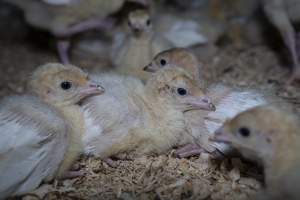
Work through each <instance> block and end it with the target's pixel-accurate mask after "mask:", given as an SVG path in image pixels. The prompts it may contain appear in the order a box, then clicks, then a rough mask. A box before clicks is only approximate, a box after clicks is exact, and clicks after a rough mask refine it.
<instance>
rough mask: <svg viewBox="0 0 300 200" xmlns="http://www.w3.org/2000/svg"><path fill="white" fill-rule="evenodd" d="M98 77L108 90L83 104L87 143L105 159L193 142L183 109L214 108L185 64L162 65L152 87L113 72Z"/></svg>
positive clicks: (90, 152) (88, 150)
mask: <svg viewBox="0 0 300 200" xmlns="http://www.w3.org/2000/svg"><path fill="white" fill-rule="evenodd" d="M95 79H97V80H99V82H100V84H101V85H104V87H106V88H107V90H106V92H105V94H104V95H101V96H97V97H92V98H90V99H88V100H87V101H85V102H84V104H83V107H84V110H85V119H86V121H87V122H86V124H87V127H89V130H88V131H87V134H86V135H84V137H83V143H84V146H85V152H86V153H87V154H93V155H96V156H99V157H100V158H104V159H105V158H107V157H110V156H112V155H116V154H118V153H121V152H131V151H134V153H133V155H136V154H137V155H138V156H139V155H142V154H151V153H162V152H165V151H167V150H168V149H170V148H172V147H174V146H177V145H181V144H186V143H189V142H192V141H193V140H192V137H191V135H190V134H189V130H188V129H187V127H186V124H185V120H184V117H183V112H185V111H188V110H194V109H205V110H213V109H214V106H213V105H212V103H211V102H210V99H209V97H207V96H206V95H205V94H204V93H203V92H202V90H201V89H200V88H199V87H198V86H197V84H196V82H195V81H193V80H192V78H191V76H190V75H189V74H187V73H186V72H184V71H183V70H182V69H180V68H164V69H161V70H160V71H158V72H157V73H155V74H154V75H153V76H152V77H151V78H150V79H149V80H148V81H147V83H146V85H144V84H143V83H142V82H141V81H140V80H138V79H136V78H133V77H125V76H119V75H113V74H106V75H105V74H103V75H100V76H98V77H95ZM108 105H109V106H108Z"/></svg>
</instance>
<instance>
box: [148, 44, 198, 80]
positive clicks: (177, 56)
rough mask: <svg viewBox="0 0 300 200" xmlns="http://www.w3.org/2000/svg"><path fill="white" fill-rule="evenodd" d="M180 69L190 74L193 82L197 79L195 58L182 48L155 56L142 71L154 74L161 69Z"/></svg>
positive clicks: (196, 61)
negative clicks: (173, 67)
mask: <svg viewBox="0 0 300 200" xmlns="http://www.w3.org/2000/svg"><path fill="white" fill-rule="evenodd" d="M172 66H175V67H181V68H183V69H185V70H186V71H187V72H188V73H190V74H191V75H192V76H193V77H194V79H195V80H197V79H199V62H198V60H197V58H196V57H195V56H194V55H193V54H192V53H191V52H189V51H188V50H187V49H184V48H172V49H169V50H166V51H163V52H161V53H159V54H157V55H156V56H155V57H154V58H153V59H152V61H151V62H150V63H149V64H148V65H147V66H145V67H144V71H147V72H156V71H157V70H159V69H161V68H163V67H172Z"/></svg>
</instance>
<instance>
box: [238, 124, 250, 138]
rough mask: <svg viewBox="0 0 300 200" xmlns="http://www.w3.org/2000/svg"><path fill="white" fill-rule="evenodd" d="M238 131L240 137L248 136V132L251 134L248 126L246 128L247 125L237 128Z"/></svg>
mask: <svg viewBox="0 0 300 200" xmlns="http://www.w3.org/2000/svg"><path fill="white" fill-rule="evenodd" d="M238 133H239V134H240V135H241V136H242V137H245V138H246V137H249V136H250V134H251V132H250V130H249V128H247V127H241V128H239V130H238Z"/></svg>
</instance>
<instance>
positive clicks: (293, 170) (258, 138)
mask: <svg viewBox="0 0 300 200" xmlns="http://www.w3.org/2000/svg"><path fill="white" fill-rule="evenodd" d="M291 113H292V112H291V111H289V112H287V111H285V110H280V109H278V107H274V106H258V107H255V108H252V109H249V110H247V111H244V112H242V113H240V114H238V115H237V116H235V117H234V118H233V119H231V120H228V121H227V122H225V123H224V125H223V126H222V128H220V129H218V130H217V131H216V132H215V134H214V136H212V137H211V139H212V140H215V141H219V142H224V143H228V144H229V145H231V146H232V147H233V148H235V149H237V150H238V151H239V152H240V153H241V154H242V155H243V156H244V157H245V158H247V159H250V160H253V161H257V162H258V163H259V164H261V165H262V166H263V168H264V176H265V178H264V179H265V190H264V191H262V192H261V193H259V194H258V195H257V196H255V198H252V199H264V200H271V199H278V200H279V199H289V200H296V199H299V195H300V192H299V183H300V173H299V167H300V157H299V149H300V132H299V130H300V127H299V116H296V115H293V114H291Z"/></svg>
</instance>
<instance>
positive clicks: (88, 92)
mask: <svg viewBox="0 0 300 200" xmlns="http://www.w3.org/2000/svg"><path fill="white" fill-rule="evenodd" d="M104 91H105V90H104V88H103V87H102V86H101V85H99V84H98V83H96V82H94V81H88V83H87V84H86V85H85V86H82V87H81V88H80V93H81V94H82V95H84V96H93V95H99V94H102V93H103V92H104Z"/></svg>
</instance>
